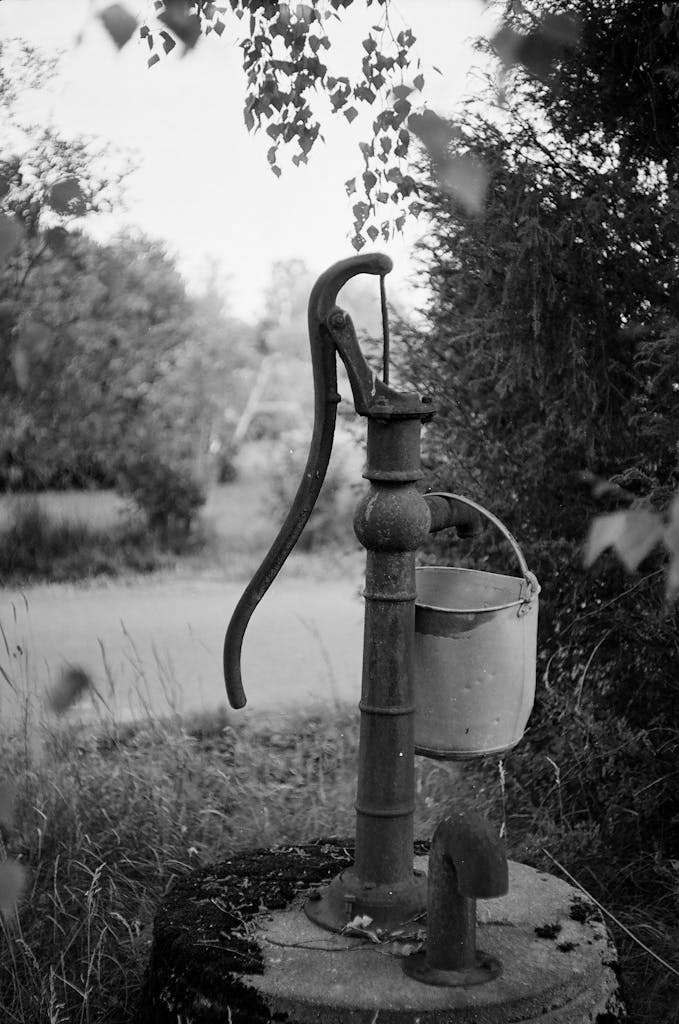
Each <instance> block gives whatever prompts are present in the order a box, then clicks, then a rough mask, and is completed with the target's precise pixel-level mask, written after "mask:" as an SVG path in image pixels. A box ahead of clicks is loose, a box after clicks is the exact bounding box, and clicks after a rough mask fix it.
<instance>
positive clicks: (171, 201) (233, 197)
mask: <svg viewBox="0 0 679 1024" xmlns="http://www.w3.org/2000/svg"><path fill="white" fill-rule="evenodd" d="M102 6H106V3H100V2H99V0H94V2H90V0H1V2H0V37H2V38H7V37H11V36H23V37H25V38H26V39H28V40H30V41H31V42H33V43H35V44H37V45H40V46H41V47H42V48H44V50H45V51H46V52H47V53H55V52H57V51H58V50H66V56H65V57H64V59H63V61H62V64H61V72H60V74H59V76H58V78H57V79H56V81H55V82H52V83H51V84H50V86H49V88H48V90H46V91H45V92H44V93H43V94H41V95H35V96H33V97H32V98H31V101H30V105H27V107H26V115H27V116H30V117H31V119H32V120H34V121H38V122H40V123H42V124H52V125H54V126H55V127H58V128H59V129H61V130H64V131H65V132H66V133H68V134H79V133H86V134H96V135H98V136H100V137H103V138H105V139H109V140H111V142H112V143H114V144H115V145H117V146H121V147H123V148H126V149H128V150H132V151H134V153H135V154H136V160H137V162H138V164H139V166H138V169H137V170H136V171H135V172H134V174H133V176H132V177H131V178H130V180H129V182H128V187H127V201H126V209H124V210H121V211H119V212H118V213H117V214H116V215H115V216H112V217H108V218H107V219H106V220H105V221H100V222H99V224H98V225H97V226H96V227H95V225H94V224H92V225H91V230H92V231H93V233H96V234H97V235H98V236H99V237H107V236H108V235H110V234H111V233H113V232H114V231H115V230H117V229H119V228H120V227H121V226H122V225H123V224H125V225H136V226H138V227H140V228H141V229H143V230H144V231H145V232H147V233H149V234H151V235H153V236H155V237H159V238H162V239H164V240H165V241H166V243H167V246H168V249H169V250H170V251H172V252H173V253H175V254H176V255H177V257H178V261H179V265H180V268H181V269H182V271H183V272H184V274H185V276H186V277H187V278H188V280H189V281H190V282H191V283H193V284H200V282H201V280H202V279H203V276H204V274H205V270H206V267H207V264H208V260H209V259H216V260H217V262H218V264H219V265H220V267H222V268H223V281H224V288H225V291H226V293H227V296H228V298H229V305H230V308H231V309H232V311H233V312H234V313H235V314H237V315H240V316H243V317H246V318H252V317H254V318H257V317H258V316H259V315H260V314H261V312H262V309H261V302H262V296H263V290H264V288H265V286H266V282H267V280H268V276H269V268H270V265H271V263H272V262H273V261H274V260H283V259H291V258H295V257H298V258H302V259H304V260H305V262H306V263H307V264H308V265H309V266H310V267H311V268H312V269H313V270H315V271H318V272H320V271H322V270H324V269H325V267H327V266H328V265H330V264H331V263H333V262H334V261H335V260H338V259H342V258H343V257H344V256H346V255H351V254H353V252H354V250H353V249H352V248H351V246H350V243H349V238H350V236H351V234H352V231H351V220H352V217H351V201H350V200H349V199H348V198H347V196H346V194H345V191H344V182H345V181H346V180H347V179H348V178H351V177H354V176H355V175H356V174H357V173H360V171H361V170H362V159H361V156H360V153H359V151H358V141H359V140H360V139H367V138H369V132H368V131H367V130H366V122H367V123H368V124H369V123H370V121H371V120H372V117H373V116H374V115H373V114H372V112H367V113H366V115H365V117H363V116H362V117H359V118H357V119H356V121H355V122H354V123H353V124H352V125H351V126H349V125H348V124H347V122H346V121H345V119H344V118H343V117H341V116H340V117H328V119H327V123H326V124H325V125H324V129H323V130H324V135H325V138H326V144H325V145H323V144H319V146H318V148H317V149H316V150H315V151H314V152H313V153H312V154H311V158H310V163H309V165H308V166H307V167H303V166H302V167H300V168H294V167H292V166H289V167H285V169H284V172H283V176H282V177H281V178H280V179H276V178H275V177H274V175H273V174H272V173H271V171H270V170H269V168H268V165H267V162H266V150H267V148H268V145H269V144H270V141H271V140H270V139H269V138H268V136H266V135H264V134H263V133H261V134H260V135H258V136H251V135H249V134H248V133H247V131H246V129H245V126H244V124H243V117H242V108H243V97H244V76H243V72H242V69H241V64H240V51H239V50H238V49H237V48H236V46H235V43H234V37H233V24H234V23H233V22H232V20H231V19H230V18H229V16H228V15H226V16H225V17H226V20H227V31H225V32H224V34H223V35H222V37H221V38H218V37H216V36H214V35H212V36H210V37H208V38H207V39H203V40H201V41H200V42H199V44H198V45H197V46H196V48H195V50H194V51H193V52H191V53H189V54H187V55H186V57H184V58H179V57H178V56H177V54H178V53H179V51H180V50H181V47H180V46H178V47H177V49H176V50H175V51H174V52H173V53H172V54H170V56H169V57H168V58H166V59H165V60H161V62H160V64H157V65H156V66H155V67H154V68H152V69H151V70H149V69H147V67H146V60H147V57H148V49H147V47H146V43H145V42H144V41H141V40H139V39H138V38H137V36H136V35H135V37H133V39H132V40H131V41H130V43H129V44H128V45H127V46H126V47H125V49H124V50H122V51H121V52H118V51H117V49H116V48H115V46H114V45H113V43H112V41H111V40H110V39H109V38H108V36H107V34H106V32H105V30H104V29H103V26H102V25H101V24H100V22H99V20H98V19H96V18H95V17H93V14H94V12H96V10H97V9H99V8H101V7H102ZM126 6H127V7H128V9H129V10H130V11H131V12H132V13H134V14H136V15H138V16H139V19H140V20H144V17H145V15H147V13H148V7H149V6H150V5H149V4H148V3H146V2H142V3H140V2H139V0H126ZM393 10H394V12H395V15H396V17H397V18H398V17H400V18H401V19H402V24H407V25H410V26H411V27H412V29H413V31H414V33H415V35H416V36H417V39H418V42H417V44H416V46H417V53H418V55H419V56H420V57H421V60H422V70H423V71H424V73H425V76H426V78H427V89H426V92H425V100H426V102H427V103H428V105H430V106H432V107H433V108H434V109H435V110H436V111H437V112H439V113H444V114H445V113H447V112H451V111H452V110H453V108H454V106H455V105H456V104H457V103H458V102H459V100H460V98H461V97H462V95H463V94H464V93H469V92H473V91H474V89H475V88H477V87H478V82H479V79H478V76H477V75H474V73H473V72H472V73H471V75H470V70H471V69H472V68H474V67H476V68H478V66H479V58H478V57H477V56H476V55H474V54H473V53H472V50H471V45H470V44H471V40H472V39H473V38H474V36H476V35H478V34H480V33H481V32H487V31H489V30H490V25H489V21H488V17H489V16H488V14H486V15H485V17H484V7H483V3H482V2H481V0H393ZM378 12H379V8H378V7H377V5H373V6H372V7H370V8H366V7H365V3H364V2H363V0H355V4H354V6H353V7H352V8H350V9H349V10H348V11H347V12H345V13H344V14H343V21H344V24H343V25H342V26H340V25H339V24H338V23H337V22H331V23H330V24H331V25H332V26H335V27H334V28H332V29H331V31H330V37H331V40H332V41H333V50H332V51H331V53H330V56H329V63H331V66H334V65H332V62H333V61H334V62H335V63H336V65H337V66H338V67H339V66H340V65H342V66H343V68H344V69H348V70H345V73H348V74H351V73H353V72H354V71H355V69H356V68H358V67H360V59H361V54H362V49H361V45H360V43H361V39H363V38H364V37H365V34H366V29H367V28H368V27H369V26H370V25H371V24H373V23H375V22H376V21H377V14H378ZM400 27H402V25H399V24H398V23H396V24H395V25H394V28H395V31H398V30H399V29H400ZM79 31H82V41H81V43H80V45H78V46H76V45H75V38H76V36H77V34H78V32H79ZM432 65H436V66H437V67H439V68H440V69H441V72H442V74H441V75H438V74H436V73H435V72H434V71H432V70H431V66H432ZM340 73H341V72H340ZM475 78H476V84H475ZM422 230H423V228H422V225H420V226H419V228H418V225H417V224H416V223H412V224H409V225H407V227H406V231H405V233H404V236H403V237H402V238H401V239H399V240H397V241H396V242H394V243H391V244H390V245H384V244H379V243H378V244H377V245H376V248H379V249H380V250H381V251H386V252H388V253H389V255H391V256H392V258H393V259H394V263H395V270H394V272H393V273H392V275H391V276H390V280H389V289H390V294H396V292H397V291H399V290H400V291H401V292H403V290H404V287H405V282H406V281H407V279H409V278H410V277H412V274H413V264H412V262H411V252H412V245H413V242H414V241H415V239H416V238H417V237H418V234H419V233H420V232H421V231H422Z"/></svg>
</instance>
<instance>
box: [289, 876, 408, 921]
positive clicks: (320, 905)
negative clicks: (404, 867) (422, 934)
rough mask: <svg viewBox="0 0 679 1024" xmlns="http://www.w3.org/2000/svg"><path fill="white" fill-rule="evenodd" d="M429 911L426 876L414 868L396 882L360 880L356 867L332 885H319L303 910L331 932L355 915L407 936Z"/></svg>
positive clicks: (311, 918) (312, 919)
mask: <svg viewBox="0 0 679 1024" xmlns="http://www.w3.org/2000/svg"><path fill="white" fill-rule="evenodd" d="M426 912H427V877H426V874H425V872H424V871H418V870H414V871H413V876H412V879H409V880H408V881H406V882H400V883H396V884H393V885H372V884H371V883H369V882H368V883H365V882H361V880H360V879H359V878H358V876H357V875H356V873H355V871H354V869H353V868H347V870H346V871H343V872H342V873H341V874H340V875H337V877H336V878H333V880H332V882H330V884H329V885H326V886H324V887H323V888H322V889H317V890H316V891H315V892H314V893H312V895H311V896H310V897H309V899H308V900H307V902H306V903H305V904H304V913H305V914H306V916H307V917H308V918H309V920H310V921H313V922H314V924H317V925H319V926H320V927H321V928H325V929H326V930H327V931H331V932H342V931H344V929H345V928H346V926H347V925H348V924H349V923H350V922H351V921H353V920H354V919H355V918H356V917H368V918H370V925H369V927H370V928H371V929H373V930H377V931H380V932H388V933H394V932H397V933H398V934H399V936H400V937H402V938H405V937H406V936H407V934H408V928H409V927H410V928H412V929H415V928H416V927H417V922H418V921H420V923H421V922H422V920H423V919H424V917H425V915H426Z"/></svg>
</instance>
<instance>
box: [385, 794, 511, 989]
mask: <svg viewBox="0 0 679 1024" xmlns="http://www.w3.org/2000/svg"><path fill="white" fill-rule="evenodd" d="M508 887H509V874H508V869H507V858H506V856H505V851H504V843H503V842H502V839H501V838H500V837H499V836H498V835H496V834H494V833H493V832H492V831H491V829H490V828H489V826H488V824H487V822H486V821H485V820H484V819H483V818H482V817H481V816H480V815H479V814H476V813H473V812H469V811H465V812H461V813H459V814H454V815H451V816H449V817H447V818H444V819H443V821H441V822H440V823H439V825H438V827H437V829H436V831H435V833H434V838H433V839H432V844H431V850H430V853H429V878H428V890H427V942H426V950H425V952H424V954H421V953H420V954H416V955H415V956H412V957H409V958H408V959H406V960H404V962H403V969H404V970H405V972H406V974H408V975H410V976H411V977H413V978H416V979H417V980H418V981H422V982H424V983H425V984H429V985H471V984H478V983H479V982H482V981H489V980H491V978H494V977H497V975H498V974H499V973H500V965H499V963H498V962H497V961H494V960H492V958H490V957H487V956H485V955H484V954H482V953H479V951H477V949H476V900H477V899H490V898H492V897H496V896H503V895H504V894H505V893H506V892H507V889H508Z"/></svg>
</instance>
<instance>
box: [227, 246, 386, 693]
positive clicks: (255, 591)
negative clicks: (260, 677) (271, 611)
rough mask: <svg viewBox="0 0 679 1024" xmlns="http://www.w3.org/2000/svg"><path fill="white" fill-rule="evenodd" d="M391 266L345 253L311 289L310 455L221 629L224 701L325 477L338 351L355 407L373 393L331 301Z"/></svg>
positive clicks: (349, 331)
mask: <svg viewBox="0 0 679 1024" xmlns="http://www.w3.org/2000/svg"><path fill="white" fill-rule="evenodd" d="M391 268H392V262H391V260H390V259H389V257H388V256H384V255H382V254H381V253H369V254H366V255H361V256H354V257H350V258H349V259H346V260H342V261H340V262H339V263H336V264H334V266H332V267H330V268H329V269H328V270H326V271H325V273H324V274H322V275H321V276H320V277H319V279H318V281H317V282H316V284H315V285H314V287H313V289H312V292H311V296H310V298H309V308H308V324H309V341H310V344H311V364H312V370H313V381H314V427H313V433H312V436H311V442H310V446H309V455H308V458H307V462H306V466H305V469H304V475H303V477H302V480H301V482H300V484H299V488H298V490H297V494H296V495H295V499H294V501H293V503H292V507H291V509H290V511H289V513H288V515H287V518H286V519H285V522H284V523H283V525H282V527H281V529H280V531H279V533H278V536H277V537H276V539H275V540H274V542H273V544H272V545H271V548H270V549H269V551H268V553H267V554H266V555H265V557H264V560H263V561H262V564H261V565H260V567H259V569H257V571H256V573H255V574H254V576H253V577H252V579H251V580H250V582H249V584H248V585H247V587H246V588H245V591H244V593H243V594H242V596H241V598H240V600H239V602H238V604H237V605H236V609H235V611H234V613H233V615H232V617H231V621H230V622H229V625H228V628H227V631H226V638H225V641H224V679H225V682H226V691H227V695H228V698H229V703H230V704H231V706H232V707H234V708H242V707H244V705H245V703H246V697H245V690H244V689H243V681H242V677H241V666H240V662H241V648H242V645H243V637H244V635H245V630H246V628H247V625H248V622H249V621H250V618H251V616H252V613H253V612H254V610H255V608H256V607H257V605H258V604H259V602H260V601H261V599H262V598H263V596H264V594H265V593H266V592H267V590H268V589H269V587H270V586H271V584H272V583H273V581H274V579H275V578H276V576H277V575H278V573H279V571H280V569H281V567H282V565H283V563H284V562H285V560H286V558H287V557H288V555H289V554H290V552H291V551H292V549H293V548H294V546H295V544H296V543H297V540H298V539H299V536H300V534H301V532H302V530H303V529H304V527H305V525H306V523H307V520H308V519H309V516H310V515H311V512H312V510H313V507H314V504H315V503H316V499H317V497H318V494H319V492H320V489H321V486H322V484H323V480H324V479H325V474H326V471H327V468H328V462H329V460H330V453H331V450H332V443H333V437H334V433H335V420H336V417H337V404H338V402H339V401H340V396H339V395H338V393H337V358H336V356H337V354H338V353H339V355H340V356H341V358H342V360H343V361H344V362H345V364H346V366H347V370H348V373H349V379H350V382H351V387H352V391H353V393H354V400H355V404H356V409H357V412H363V409H364V407H365V406H366V403H367V402H368V401H369V400H370V397H371V396H372V395H374V394H375V393H376V386H375V380H374V378H373V376H372V373H371V371H370V369H369V367H368V365H367V363H366V362H365V360H364V358H363V356H362V354H361V352H360V350H359V348H358V344H357V343H356V339H355V334H354V332H353V327H352V325H351V321H350V319H349V317H347V316H346V315H345V314H343V313H342V311H341V310H338V309H337V307H336V306H335V302H336V299H337V295H338V293H339V291H340V289H341V288H342V287H343V286H344V285H345V284H346V283H347V282H348V281H349V280H350V279H351V278H352V277H356V275H357V274H377V275H382V276H383V275H384V274H387V273H389V271H390V270H391ZM340 321H341V323H339V322H340ZM338 323H339V327H340V330H339V331H338V330H337V324H338ZM379 383H380V384H381V382H379ZM382 387H383V386H382ZM385 390H388V389H385Z"/></svg>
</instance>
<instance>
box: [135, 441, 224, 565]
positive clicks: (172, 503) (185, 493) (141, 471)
mask: <svg viewBox="0 0 679 1024" xmlns="http://www.w3.org/2000/svg"><path fill="white" fill-rule="evenodd" d="M119 488H120V490H121V491H122V492H123V493H124V494H129V496H130V497H131V498H132V499H133V500H134V502H135V503H136V504H137V506H138V507H139V508H140V509H141V511H142V512H143V513H144V515H145V516H146V519H147V521H148V525H149V527H150V529H151V530H152V532H153V533H154V534H155V536H157V538H158V539H159V541H160V542H161V544H162V545H163V546H164V547H172V548H174V549H181V548H182V547H183V546H184V545H185V544H186V541H187V539H188V536H189V533H190V531H191V526H192V524H193V522H194V520H195V517H196V513H197V511H198V509H199V508H201V506H203V505H204V504H205V501H206V497H207V495H206V493H205V488H204V487H203V485H202V484H201V483H199V481H198V480H197V479H196V477H195V475H194V473H193V472H192V470H191V469H190V468H189V467H188V466H187V465H186V464H181V463H176V464H172V463H170V462H166V461H163V459H162V458H159V457H157V456H156V455H154V454H151V453H149V454H146V455H143V456H141V457H139V458H138V459H136V460H134V461H132V462H130V463H129V464H128V465H127V466H126V467H125V469H124V470H123V471H122V472H121V474H120V481H119Z"/></svg>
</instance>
